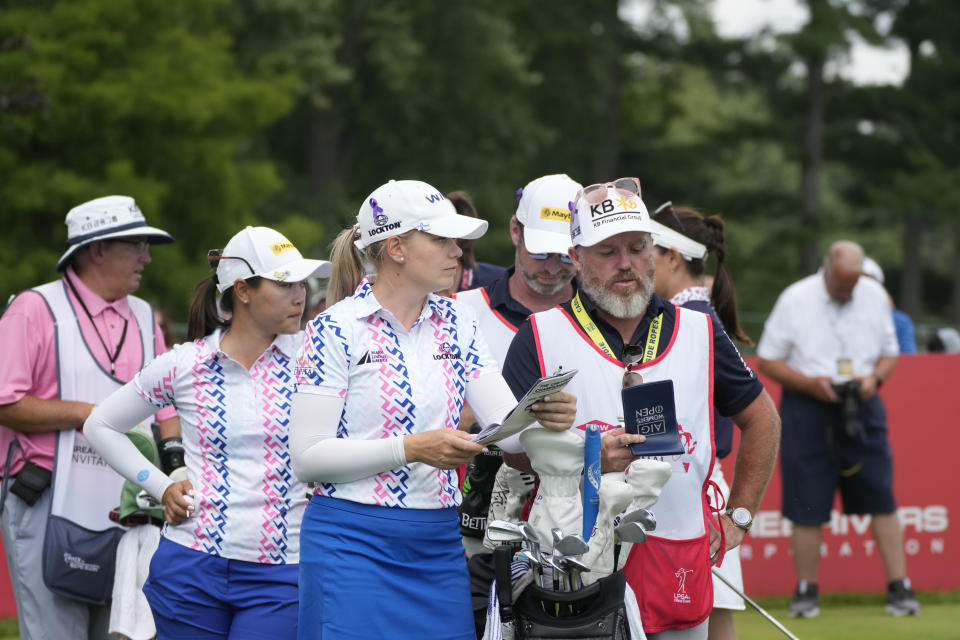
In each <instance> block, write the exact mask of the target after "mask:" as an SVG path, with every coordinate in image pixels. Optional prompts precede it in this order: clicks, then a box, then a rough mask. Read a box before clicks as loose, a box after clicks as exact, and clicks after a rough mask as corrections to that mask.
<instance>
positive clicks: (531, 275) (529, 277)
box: [514, 256, 576, 296]
mask: <svg viewBox="0 0 960 640" xmlns="http://www.w3.org/2000/svg"><path fill="white" fill-rule="evenodd" d="M514 264H515V265H516V266H517V271H519V272H520V277H521V278H523V281H524V282H526V283H527V286H528V287H530V288H531V289H532V290H533V291H535V292H537V293H538V294H540V295H541V296H552V295H553V294H555V293H559V292H560V290H561V289H563V288H564V287H565V286H567V285H568V284H570V281H571V280H573V276H574V274H575V273H576V271H575V270H574V269H573V267H572V266H570V265H567V264H563V263H561V264H563V266H564V267H568V268H569V271H561V272H560V273H559V274H558V276H557V280H556V281H555V282H552V283H549V282H541V281H540V280H537V274H536V273H535V272H533V271H528V270H527V269H526V268H525V267H524V266H523V263H522V262H521V261H520V259H519V256H517V260H516V261H515V262H514Z"/></svg>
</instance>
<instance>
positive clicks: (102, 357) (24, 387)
mask: <svg viewBox="0 0 960 640" xmlns="http://www.w3.org/2000/svg"><path fill="white" fill-rule="evenodd" d="M67 275H68V276H69V277H70V280H71V282H73V285H74V287H76V289H77V293H79V294H80V298H81V299H82V300H83V303H84V304H85V305H86V306H87V309H88V310H89V311H90V315H91V316H92V317H93V324H91V323H90V320H89V318H87V314H86V313H84V311H83V307H81V306H80V305H79V304H78V303H77V300H76V298H75V297H74V295H73V292H72V291H70V288H69V287H67V295H68V296H69V298H70V303H71V304H72V305H73V308H74V311H76V314H77V318H78V319H79V322H80V330H81V331H82V333H83V337H84V339H85V340H86V342H87V344H88V345H89V346H90V350H91V352H92V353H93V355H94V357H95V358H96V359H97V360H98V361H99V362H100V364H101V365H103V367H104V368H105V369H106V370H107V371H109V370H110V357H109V356H108V355H107V352H106V351H105V350H104V348H103V345H102V344H101V342H100V338H98V337H97V332H96V330H94V328H93V327H94V325H96V328H97V329H98V330H99V331H100V335H101V336H102V337H103V341H104V342H106V344H107V347H108V348H109V349H110V353H111V354H112V353H113V352H114V351H115V350H116V348H117V344H118V343H119V342H120V336H121V335H123V321H124V319H127V320H129V323H130V324H129V326H128V327H127V336H126V338H125V339H124V341H123V346H122V347H121V348H120V354H119V355H118V357H117V361H116V374H115V375H116V377H117V378H119V379H120V380H123V381H125V382H129V381H130V380H132V379H133V376H134V375H135V374H136V373H137V372H138V371H139V370H140V369H141V368H143V365H145V364H146V363H145V362H143V349H142V347H141V344H140V332H139V330H138V328H137V321H136V318H135V317H134V315H133V311H131V310H130V305H129V303H128V302H127V299H126V298H125V297H124V298H120V299H119V300H116V301H114V302H107V301H106V300H104V299H103V298H101V297H100V296H99V295H97V294H96V293H94V292H93V291H91V290H90V288H89V287H87V285H85V284H84V283H83V281H82V280H80V278H78V277H77V274H76V273H75V272H74V271H73V268H72V267H67ZM154 333H155V335H156V351H157V354H158V355H159V354H161V353H163V352H164V351H166V350H167V347H166V345H165V344H164V342H163V334H162V333H161V332H160V328H159V326H155V327H154ZM0 353H2V354H3V358H2V366H0V405H7V404H11V403H14V402H17V401H18V400H20V398H22V397H23V396H25V395H30V396H33V397H35V398H40V399H44V400H45V399H50V398H56V397H57V354H56V328H55V327H54V323H53V316H52V315H50V310H49V309H48V308H47V304H46V302H44V300H43V298H42V297H41V296H40V294H38V293H34V292H32V291H27V292H24V293H23V294H21V295H19V296H17V298H16V299H15V300H14V301H13V302H12V303H11V304H10V306H9V307H8V308H7V310H6V312H5V313H4V314H3V317H0ZM61 366H65V367H69V366H70V364H69V363H61ZM175 415H176V411H175V410H174V409H173V408H172V407H170V408H166V409H163V410H162V411H161V412H159V413H158V414H157V417H158V419H160V420H165V419H167V418H171V417H173V416H175ZM14 436H16V437H17V438H18V439H19V440H20V446H21V447H23V450H24V452H25V453H26V456H27V458H28V459H29V460H31V461H32V462H33V463H34V464H37V465H40V466H41V467H44V468H46V469H53V456H54V448H55V445H56V432H55V431H49V432H45V433H18V432H16V431H14V430H13V429H10V428H8V427H4V426H0V468H2V466H3V465H4V464H5V463H6V459H7V450H8V448H9V446H10V442H11V441H12V440H13V438H14ZM10 466H11V470H10V471H11V473H17V472H19V471H20V468H21V467H22V466H23V458H22V456H21V455H20V454H17V456H16V457H15V458H14V461H13V463H12V464H11V465H10Z"/></svg>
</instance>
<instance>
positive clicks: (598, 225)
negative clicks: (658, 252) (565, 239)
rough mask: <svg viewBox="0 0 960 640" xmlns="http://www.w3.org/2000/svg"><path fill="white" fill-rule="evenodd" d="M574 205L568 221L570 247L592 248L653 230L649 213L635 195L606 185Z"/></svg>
mask: <svg viewBox="0 0 960 640" xmlns="http://www.w3.org/2000/svg"><path fill="white" fill-rule="evenodd" d="M587 195H588V196H590V197H589V200H588V199H587V198H586V197H581V198H580V199H579V201H578V202H577V207H576V211H574V212H573V217H572V220H571V221H570V236H571V238H572V240H573V244H574V246H576V245H579V246H582V247H592V246H593V245H595V244H597V243H598V242H602V241H604V240H606V239H607V238H610V237H612V236H615V235H617V234H618V233H626V232H628V231H644V232H646V233H650V232H651V231H653V225H652V224H651V220H650V214H649V213H648V212H647V207H646V206H645V205H644V204H643V200H641V199H640V196H639V195H636V194H634V193H630V192H629V191H624V190H622V189H616V188H614V187H610V186H608V187H607V188H605V189H599V190H593V191H591V192H590V193H588V194H587Z"/></svg>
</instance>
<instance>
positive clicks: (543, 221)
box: [517, 173, 581, 255]
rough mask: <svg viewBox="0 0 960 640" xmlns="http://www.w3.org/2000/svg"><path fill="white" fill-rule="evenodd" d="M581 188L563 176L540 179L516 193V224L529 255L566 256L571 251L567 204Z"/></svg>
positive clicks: (568, 204) (568, 205)
mask: <svg viewBox="0 0 960 640" xmlns="http://www.w3.org/2000/svg"><path fill="white" fill-rule="evenodd" d="M580 189H581V186H580V183H579V182H576V181H575V180H573V179H572V178H570V176H568V175H567V174H565V173H559V174H554V175H549V176H543V177H541V178H537V179H536V180H533V181H531V182H530V183H529V184H528V185H527V186H525V187H524V188H523V189H521V190H520V191H519V194H520V201H519V202H518V203H517V222H519V223H520V224H522V225H523V245H524V246H525V247H526V248H527V251H529V252H530V253H562V254H563V255H566V254H567V249H569V248H570V203H572V202H573V200H574V199H575V198H576V197H577V192H578V191H580Z"/></svg>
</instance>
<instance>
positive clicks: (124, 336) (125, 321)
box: [63, 274, 130, 375]
mask: <svg viewBox="0 0 960 640" xmlns="http://www.w3.org/2000/svg"><path fill="white" fill-rule="evenodd" d="M63 277H64V279H65V280H66V281H67V284H68V285H70V291H73V295H74V296H76V298H77V302H79V303H80V307H81V308H82V309H83V312H84V313H85V314H87V319H89V320H90V324H91V325H93V331H94V333H96V334H97V337H98V338H100V344H102V345H103V350H104V352H105V353H106V354H107V360H109V361H110V375H115V374H116V372H117V364H116V363H117V358H119V357H120V349H122V348H123V342H124V341H125V340H126V339H127V325H129V324H130V321H129V320H128V319H127V318H124V319H123V332H122V333H121V334H120V342H119V344H117V350H116V351H114V352H113V355H110V349H108V348H107V343H106V342H105V341H104V340H103V336H102V335H100V330H99V329H97V323H96V322H94V321H93V316H91V315H90V311H89V310H88V309H87V305H85V304H83V298H81V297H80V294H79V293H77V288H76V287H74V286H73V281H72V280H70V276H68V275H67V274H64V275H63ZM81 333H82V332H81Z"/></svg>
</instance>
